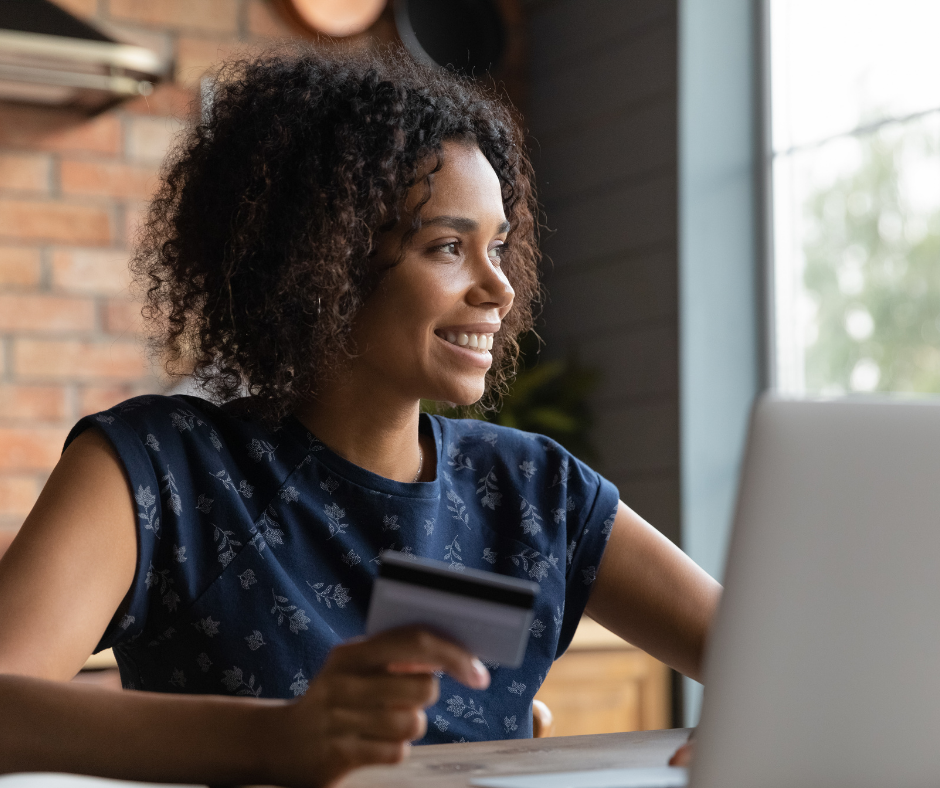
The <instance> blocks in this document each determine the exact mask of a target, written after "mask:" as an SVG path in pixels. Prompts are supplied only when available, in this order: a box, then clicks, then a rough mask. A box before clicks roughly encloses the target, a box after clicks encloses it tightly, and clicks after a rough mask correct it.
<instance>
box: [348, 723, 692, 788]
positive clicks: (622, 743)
mask: <svg viewBox="0 0 940 788" xmlns="http://www.w3.org/2000/svg"><path fill="white" fill-rule="evenodd" d="M688 737H689V730H688V729H682V728H676V729H673V730H664V731H637V732H634V733H603V734H596V735H593V736H559V737H557V738H548V739H511V740H508V741H488V742H472V743H469V744H435V745H430V746H427V747H414V748H413V749H412V751H411V755H410V757H409V758H408V760H407V761H405V762H404V763H403V764H400V765H398V766H391V767H389V766H370V767H367V768H365V769H359V770H358V771H355V772H353V773H352V774H351V775H350V776H349V777H347V778H346V780H345V781H344V782H343V788H374V786H382V787H383V788H413V787H414V788H420V787H421V786H429V787H430V786H435V788H466V786H468V785H469V783H470V780H471V779H472V778H477V777H493V776H497V775H503V774H530V773H533V772H559V771H574V770H577V769H612V768H616V767H622V766H665V765H666V762H667V761H668V760H669V758H670V756H671V755H672V754H673V753H674V752H675V751H676V750H677V749H678V748H679V746H680V745H682V744H684V743H685V741H686V739H688Z"/></svg>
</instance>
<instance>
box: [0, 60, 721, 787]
mask: <svg viewBox="0 0 940 788" xmlns="http://www.w3.org/2000/svg"><path fill="white" fill-rule="evenodd" d="M536 210H537V206H536V204H535V199H534V195H533V190H532V176H531V171H530V167H529V164H528V160H527V158H526V156H525V153H524V149H523V146H522V138H521V133H520V131H519V128H518V126H517V125H516V124H515V123H514V122H513V119H512V116H511V114H510V112H509V111H508V110H507V109H506V108H505V107H503V106H502V105H501V104H500V102H499V101H498V100H497V99H496V98H494V97H493V96H491V95H489V94H487V93H486V92H485V91H483V90H481V89H480V88H479V87H477V86H475V85H474V84H472V83H471V82H469V81H466V80H464V79H462V78H458V77H456V76H454V75H452V74H449V73H447V72H444V71H437V70H431V69H429V68H426V67H423V66H418V65H415V64H414V63H412V62H411V61H410V60H408V59H407V56H405V55H402V54H400V53H397V52H389V53H385V54H383V55H381V56H366V55H355V56H352V55H348V56H333V57H330V58H327V57H325V56H323V55H322V54H317V53H314V52H310V51H300V52H297V53H295V54H294V55H291V56H286V55H283V54H282V55H277V56H271V57H267V58H262V59H260V60H256V61H251V62H245V63H239V64H234V65H232V66H230V67H229V68H228V70H227V71H226V72H225V78H224V79H223V81H222V82H220V83H219V87H218V91H217V94H216V97H215V101H214V103H213V108H212V112H211V113H210V114H209V116H208V117H206V118H205V119H204V120H203V122H202V124H201V125H198V126H196V127H195V128H193V129H192V130H191V132H190V134H189V136H188V137H187V138H186V139H185V140H184V141H183V142H182V143H181V145H180V147H179V149H178V150H177V151H176V153H175V154H174V155H173V156H171V158H170V159H169V161H168V163H167V165H166V168H165V171H164V183H163V187H162V189H161V191H160V193H159V195H158V197H157V199H156V200H155V201H154V203H153V205H152V209H151V214H150V218H149V221H148V223H147V226H146V231H145V233H144V235H143V238H142V241H141V245H140V248H139V252H138V254H137V256H136V258H135V268H136V272H137V275H138V277H139V279H140V281H141V283H142V284H143V285H144V287H145V288H146V289H147V293H148V309H147V311H148V315H149V317H150V318H151V320H152V323H153V326H154V347H155V349H156V351H157V352H158V353H160V354H161V355H162V356H163V357H164V358H167V359H169V363H170V364H171V365H173V364H176V363H179V362H181V361H183V360H184V359H185V360H187V363H189V364H192V365H194V367H195V374H196V376H197V377H198V378H200V379H201V380H203V381H204V382H205V383H206V384H207V388H208V389H209V391H210V392H211V393H212V394H213V395H214V396H215V399H216V403H213V402H210V401H208V400H205V399H201V398H198V397H183V396H177V397H141V398H136V399H132V400H129V401H127V402H125V403H122V404H120V405H118V406H116V407H114V408H112V409H111V410H109V411H105V412H103V413H99V414H97V415H95V416H91V417H87V418H85V419H83V420H82V421H80V422H79V423H78V424H77V425H76V426H75V428H74V429H73V430H72V433H71V434H70V435H69V438H68V440H67V442H66V449H65V451H64V453H63V456H62V459H61V460H60V462H59V464H58V466H57V467H56V469H55V471H54V472H53V474H52V476H51V477H50V479H49V482H48V484H47V486H46V488H45V489H44V491H43V493H42V495H41V496H40V499H39V501H38V503H37V504H36V507H35V509H34V510H33V512H32V513H31V514H30V516H29V518H28V519H27V521H26V523H25V524H24V526H23V528H22V530H21V531H20V534H19V535H18V536H17V538H16V540H15V541H14V543H13V544H12V546H11V547H10V549H9V551H8V552H7V554H6V555H5V556H4V557H3V561H2V563H0V771H11V770H42V771H48V770H61V771H75V772H82V773H90V774H99V775H103V776H113V777H125V778H136V779H143V780H150V781H153V780H162V781H181V782H190V783H193V782H200V783H208V784H221V783H239V784H244V783H264V784H278V785H287V786H326V785H333V784H335V783H336V782H337V781H338V780H340V779H341V778H342V776H343V775H344V774H345V773H346V772H348V771H349V770H350V769H352V768H354V767H356V766H360V765H364V764H369V763H382V762H395V761H398V760H401V759H402V758H403V757H404V756H405V754H406V753H407V747H408V743H409V742H412V741H414V742H417V743H423V744H429V743H436V742H454V741H468V740H474V739H477V740H479V739H493V738H518V737H524V736H530V735H531V733H532V702H533V696H534V695H535V693H536V691H537V690H538V688H539V686H540V685H541V683H542V681H543V680H544V678H545V675H546V674H547V673H548V671H549V669H550V668H551V665H552V662H553V661H554V660H555V659H556V658H557V657H558V656H560V655H561V654H562V653H563V652H564V651H565V649H566V648H567V646H568V644H569V643H570V642H571V638H572V636H573V634H574V631H575V629H576V628H577V625H578V622H579V620H580V618H581V616H582V614H583V613H584V612H585V610H587V611H588V612H590V614H591V616H592V617H593V618H594V619H595V620H597V621H599V622H600V623H602V624H604V625H605V626H607V627H608V628H609V629H611V630H613V631H614V632H616V633H617V634H619V635H621V636H623V637H625V638H628V639H629V640H630V641H631V642H632V643H634V644H636V645H637V646H640V647H642V648H645V649H646V650H648V651H649V652H650V653H652V654H653V655H655V656H657V657H659V658H660V659H662V660H663V661H665V662H667V663H669V664H671V665H673V666H674V667H676V668H677V669H679V670H682V671H684V672H686V673H688V674H689V675H691V676H693V677H698V676H700V671H701V658H702V649H703V645H704V641H705V637H706V635H707V631H708V627H709V624H710V621H711V618H712V614H713V612H714V608H715V605H716V603H717V598H718V587H717V585H716V584H715V583H714V581H712V580H711V579H710V578H709V577H708V576H707V575H705V574H704V573H703V572H702V571H701V570H700V569H699V568H698V567H696V566H695V565H694V564H693V563H692V562H691V561H689V560H688V559H687V558H686V557H685V556H684V555H683V554H682V553H681V552H680V551H678V550H677V549H676V548H675V547H674V546H673V545H672V544H671V543H670V542H669V541H668V540H666V539H665V538H663V537H662V536H660V535H659V534H658V533H657V532H656V531H654V530H653V529H652V527H650V526H649V525H648V524H647V523H645V522H644V521H643V520H642V519H640V518H639V517H638V516H637V515H635V514H634V513H633V512H632V511H630V509H629V508H627V507H626V506H625V505H624V504H623V503H621V502H619V501H618V495H617V491H616V489H614V487H613V485H611V484H610V483H609V482H608V481H606V480H605V479H603V478H602V477H601V476H599V475H598V474H597V473H595V472H594V471H593V470H591V469H590V468H588V467H587V466H586V465H584V464H583V463H581V462H579V461H578V460H577V459H576V458H574V457H573V456H572V455H571V454H569V453H568V452H567V451H565V449H563V448H562V447H561V446H559V445H558V444H557V443H555V442H554V441H552V440H550V439H548V438H545V437H543V436H540V435H532V434H527V433H524V432H521V431H518V430H513V429H508V428H503V427H495V426H493V425H489V424H485V423H483V422H480V421H474V420H466V421H464V420H452V419H446V418H443V417H440V416H429V415H427V414H421V413H420V402H421V400H422V399H431V400H441V401H446V402H452V403H457V404H461V405H470V404H473V403H475V402H478V401H480V400H481V399H483V400H485V399H486V398H487V397H489V398H490V403H491V406H492V403H494V402H495V401H497V400H498V393H499V389H500V387H501V386H503V385H504V384H505V383H506V381H507V380H508V379H509V378H510V377H511V373H512V371H513V368H514V364H515V360H516V355H517V352H518V345H517V338H518V337H519V335H520V333H521V332H522V331H524V330H527V329H528V328H530V327H531V325H532V310H533V305H534V303H535V302H536V301H537V298H538V295H539V288H538V281H537V275H536V265H537V260H538V254H537V244H536V234H535V229H536V224H535V218H534V217H535V215H536ZM242 387H245V388H247V390H248V391H249V396H247V397H242V398H240V399H232V397H233V395H235V394H236V393H237V392H238V391H239V389H241V388H242ZM385 549H395V550H398V551H399V552H401V553H404V554H405V555H412V556H424V557H428V558H435V559H438V560H440V561H444V562H446V563H447V564H448V565H449V566H450V568H451V569H452V570H453V571H455V572H460V571H463V570H465V569H466V568H467V567H473V568H477V569H485V570H488V571H496V572H499V573H502V574H505V575H515V576H518V577H523V578H526V579H528V580H530V581H535V582H537V583H538V584H539V587H540V592H539V594H538V597H537V600H536V605H535V609H534V616H535V618H534V621H533V623H532V627H531V630H530V633H531V637H530V640H529V644H528V647H527V650H526V653H525V659H524V662H523V664H522V665H521V666H520V667H519V668H516V669H509V668H507V667H505V666H502V667H501V666H500V665H498V664H496V663H489V664H488V665H486V666H484V665H483V664H482V663H481V662H480V661H479V660H478V659H476V658H475V657H474V656H473V655H472V654H469V653H467V651H466V650H465V649H464V648H462V647H460V646H459V645H458V644H455V643H452V642H449V641H447V640H444V639H442V638H440V637H438V636H436V635H434V634H432V633H430V632H427V631H423V630H421V629H404V630H397V631H392V632H387V633H384V634H382V635H378V636H375V637H371V638H367V639H366V638H362V637H361V633H362V632H363V628H364V621H365V615H366V607H367V602H368V599H369V594H370V590H371V587H372V583H373V581H374V579H375V577H376V575H377V572H378V565H379V563H380V562H381V553H382V551H383V550H385ZM104 648H112V649H113V651H114V655H115V658H116V659H117V662H118V665H119V667H120V671H121V678H122V682H123V685H124V687H125V688H126V689H133V690H137V691H135V692H122V693H108V692H101V691H97V690H96V689H95V688H93V687H87V686H85V687H80V686H74V685H69V684H68V683H67V680H68V679H69V678H71V676H73V675H74V674H75V672H76V671H77V670H78V668H79V667H81V665H82V664H83V663H84V661H85V659H86V658H87V656H88V654H89V653H90V652H92V651H97V650H100V649H104ZM223 696H224V697H223ZM50 741H53V742H56V743H57V744H56V746H54V747H50V745H49V742H50Z"/></svg>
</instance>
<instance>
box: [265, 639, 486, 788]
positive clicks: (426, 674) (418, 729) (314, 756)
mask: <svg viewBox="0 0 940 788" xmlns="http://www.w3.org/2000/svg"><path fill="white" fill-rule="evenodd" d="M434 671H445V672H446V673H448V674H450V675H451V676H453V677H454V678H455V679H457V681H459V682H461V683H462V684H466V685H467V686H468V687H473V688H474V689H484V688H486V687H487V686H489V683H490V678H489V673H488V672H487V670H486V668H485V667H484V666H483V664H482V663H481V662H480V661H479V660H478V659H476V658H475V657H473V656H472V655H471V654H469V653H468V652H467V651H465V650H464V649H462V648H461V647H460V646H458V645H456V644H454V643H452V642H450V641H447V640H444V639H442V638H440V637H437V636H436V635H432V634H431V633H430V632H427V631H424V630H421V629H416V628H412V627H409V628H405V629H396V630H391V631H389V632H385V633H382V634H381V635H377V636H376V637H372V638H368V639H358V640H355V641H350V642H349V643H344V644H343V645H341V646H337V647H336V648H334V649H333V651H332V652H331V653H330V656H329V657H328V658H327V661H326V664H325V665H324V667H323V670H321V671H320V673H319V675H318V676H317V677H316V679H315V680H314V681H312V682H311V683H310V687H309V689H308V690H307V693H306V695H304V697H302V698H300V699H299V700H297V701H296V702H294V703H291V704H290V706H288V708H287V719H286V725H284V726H279V727H280V730H281V731H282V734H281V735H283V736H286V737H287V741H288V742H290V744H291V745H292V746H290V747H289V749H287V751H286V752H285V750H284V749H283V747H284V743H285V742H284V740H283V739H281V740H279V742H278V745H277V746H278V751H279V752H280V754H281V755H280V757H278V756H276V755H272V757H273V758H274V759H275V761H274V762H272V764H271V774H272V777H276V782H277V783H278V784H281V785H290V786H317V787H318V788H320V787H323V786H331V785H334V784H335V783H336V782H338V781H339V780H340V779H341V778H342V777H343V776H344V775H345V774H346V773H347V772H349V771H350V770H351V769H355V768H356V767H359V766H368V765H370V764H388V763H398V762H399V761H401V760H402V759H403V758H404V757H405V756H406V754H407V752H408V747H409V742H411V741H413V740H415V739H420V738H421V737H422V736H424V733H425V731H426V730H427V717H426V716H425V713H424V709H425V707H426V706H430V705H431V704H433V703H435V702H436V701H437V698H438V695H439V692H440V689H439V684H438V679H437V677H436V676H435V675H434Z"/></svg>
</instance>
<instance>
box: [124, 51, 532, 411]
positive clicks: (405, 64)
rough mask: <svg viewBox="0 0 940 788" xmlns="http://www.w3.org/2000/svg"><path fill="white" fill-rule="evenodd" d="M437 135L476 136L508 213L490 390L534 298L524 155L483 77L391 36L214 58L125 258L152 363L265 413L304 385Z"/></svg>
mask: <svg viewBox="0 0 940 788" xmlns="http://www.w3.org/2000/svg"><path fill="white" fill-rule="evenodd" d="M448 140H461V141H466V142H469V143H472V144H475V145H477V146H478V147H479V149H480V150H481V152H482V153H483V155H484V156H485V157H486V158H487V160H488V161H489V163H490V164H491V165H492V167H493V169H494V170H495V172H496V174H497V176H498V178H499V181H500V184H501V189H502V196H503V203H504V210H505V212H506V217H507V219H508V220H509V222H510V225H511V227H512V238H513V243H512V244H511V245H510V246H509V247H507V251H506V254H505V256H504V258H503V263H502V268H503V270H504V272H505V273H506V276H507V278H508V279H509V282H510V284H511V285H512V287H513V289H514V290H515V292H516V300H515V305H514V307H513V309H512V310H510V313H509V314H508V315H507V316H506V319H505V321H504V323H503V328H502V330H501V331H500V332H499V334H498V335H497V342H496V344H495V345H494V347H493V364H492V366H491V368H490V371H489V372H488V374H487V381H486V382H487V386H486V392H487V393H486V394H485V395H484V398H483V399H482V400H481V403H480V407H483V408H492V407H495V406H496V404H497V403H498V401H499V396H500V394H501V393H502V392H503V391H504V390H505V388H506V385H507V383H508V381H509V380H510V379H511V377H512V375H513V374H514V372H515V369H516V364H517V358H518V338H519V337H520V335H521V334H523V333H524V332H526V331H528V330H530V329H531V328H532V326H533V317H534V309H535V306H536V305H537V304H538V303H539V302H540V286H539V282H538V262H539V251H538V238H537V234H538V222H537V217H538V206H537V202H536V199H535V191H534V178H533V175H532V168H531V164H530V162H529V159H528V157H527V155H526V153H525V149H524V144H523V135H522V132H521V130H520V126H519V124H518V123H517V122H516V119H515V116H514V113H513V111H512V110H511V109H510V108H509V107H507V106H506V105H504V104H503V103H502V102H501V101H500V99H499V98H498V97H497V95H496V94H495V93H493V92H492V91H490V90H488V89H486V88H484V87H482V86H480V85H479V84H477V83H475V82H473V81H471V80H470V79H467V78H464V77H460V76H458V75H456V74H454V73H452V72H449V71H446V70H444V69H435V68H431V67H428V66H425V65H422V64H418V63H415V62H414V61H413V60H412V59H411V58H410V56H408V55H407V54H406V53H405V52H404V51H403V50H400V49H396V48H388V49H383V50H381V51H377V52H358V53H357V52H341V51H340V52H337V51H331V52H324V51H322V50H316V49H314V48H312V47H308V46H298V47H295V48H292V49H291V50H288V51H283V50H282V51H280V52H275V53H268V54H266V55H262V56H260V57H256V58H253V59H244V60H239V61H236V62H231V63H229V64H227V65H225V66H223V68H222V69H221V70H220V72H219V74H218V77H217V79H216V81H215V84H214V94H213V98H212V102H211V107H209V108H208V110H207V111H206V112H205V113H204V114H203V117H202V119H201V121H200V122H198V123H195V124H194V125H193V126H192V128H190V129H189V130H188V131H187V132H186V133H185V134H184V135H183V136H182V137H181V139H180V141H179V142H178V144H177V146H176V148H175V150H174V151H173V152H172V153H171V155H170V156H169V157H168V159H167V161H166V162H165V164H164V169H163V172H162V182H161V186H160V188H159V190H158V192H157V194H156V196H155V198H154V200H153V201H152V203H151V205H150V210H149V214H148V217H147V219H146V221H145V223H144V225H143V227H142V229H141V232H140V235H139V238H138V245H137V251H136V254H135V256H134V258H133V261H132V269H133V271H134V274H135V276H136V279H137V282H138V285H139V286H140V287H142V289H143V290H144V291H145V305H144V310H143V314H144V316H145V317H146V318H148V319H149V320H150V321H151V325H152V328H153V335H152V339H151V345H152V350H153V351H154V352H155V354H156V355H157V356H158V357H159V358H160V359H161V360H162V361H163V363H164V365H165V367H166V369H167V371H168V373H169V374H171V375H181V374H192V375H193V376H194V377H195V379H196V380H197V381H198V382H199V383H200V384H201V385H202V387H203V388H204V390H205V391H207V393H208V394H209V395H210V396H212V397H213V398H214V399H216V400H218V401H225V400H228V399H232V398H233V397H236V396H237V395H238V394H239V392H241V391H244V390H245V389H247V391H248V392H249V393H250V395H251V396H252V407H253V409H255V408H257V410H258V412H259V413H260V414H261V415H262V416H263V417H264V418H266V419H268V420H272V421H277V420H279V419H281V418H282V417H283V416H284V415H286V414H287V413H289V412H291V411H292V410H293V409H294V408H295V407H296V406H297V405H298V404H299V403H300V402H301V401H303V400H305V399H307V398H309V397H310V396H311V395H312V394H313V393H315V392H316V391H317V390H318V387H319V386H321V385H322V384H323V383H324V382H326V381H328V380H329V379H330V378H331V376H332V375H334V374H335V373H336V372H337V371H338V370H339V369H341V367H342V364H343V363H344V360H345V359H348V358H349V357H350V356H351V355H353V354H354V353H355V348H352V347H351V346H350V342H351V340H350V330H351V327H352V324H353V321H354V320H355V317H356V314H357V312H358V310H359V308H360V307H361V305H362V304H363V302H364V301H365V300H366V299H367V298H368V296H369V294H370V292H372V290H373V289H374V288H375V286H376V284H377V283H378V282H379V281H380V280H381V277H382V274H383V273H384V270H387V267H386V268H385V269H384V270H382V269H380V268H379V266H378V265H377V263H376V260H375V252H376V247H377V242H378V239H379V237H380V235H381V234H382V233H383V232H387V231H389V230H391V229H393V228H395V227H397V226H398V224H399V222H400V221H403V213H404V204H405V199H406V196H407V194H408V193H409V190H410V189H411V188H412V187H413V186H415V185H417V184H418V183H419V182H421V181H424V182H425V183H426V186H425V188H426V192H425V198H424V201H426V200H427V199H428V197H429V196H430V189H431V179H430V175H429V171H430V172H432V173H433V172H434V171H436V170H437V169H440V166H441V163H442V161H441V151H442V144H443V143H444V142H445V141H448ZM435 162H436V166H434V165H435ZM429 163H430V165H431V166H430V167H429ZM421 204H423V202H422V203H421ZM419 209H420V205H419ZM411 217H412V218H411V226H410V227H408V228H406V229H407V232H406V233H405V234H404V238H405V240H407V239H408V238H409V237H410V236H411V235H412V234H413V233H414V232H415V231H416V230H417V229H418V227H419V226H420V211H419V210H415V211H413V212H412V213H411ZM403 243H404V241H403Z"/></svg>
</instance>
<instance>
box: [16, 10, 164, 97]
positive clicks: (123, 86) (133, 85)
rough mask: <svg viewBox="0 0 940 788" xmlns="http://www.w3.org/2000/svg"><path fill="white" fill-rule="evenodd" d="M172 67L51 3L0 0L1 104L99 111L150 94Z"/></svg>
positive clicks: (161, 59)
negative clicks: (68, 107)
mask: <svg viewBox="0 0 940 788" xmlns="http://www.w3.org/2000/svg"><path fill="white" fill-rule="evenodd" d="M169 66H170V64H169V63H167V62H166V61H164V60H163V58H161V57H160V56H158V55H157V54H156V53H155V52H152V51H151V50H149V49H145V48H144V47H139V46H132V45H129V44H121V43H119V42H117V41H114V40H113V39H111V38H109V37H108V36H106V35H104V34H103V33H101V32H100V31H98V30H96V29H95V28H93V27H91V26H90V25H87V24H85V23H84V22H82V21H81V20H80V19H76V18H75V17H74V16H72V15H71V14H69V13H68V12H66V11H64V10H63V9H61V8H59V7H58V6H57V5H54V4H53V3H51V2H49V0H0V101H18V102H27V103H30V104H46V105H54V106H70V107H77V108H80V109H83V110H85V111H88V112H97V111H99V110H102V109H104V108H106V107H108V106H111V105H112V104H115V103H117V102H119V101H122V100H124V99H127V98H132V97H134V96H140V95H147V94H149V93H150V92H151V90H152V89H153V84H154V83H155V82H157V81H159V80H160V79H162V78H163V77H164V76H166V75H167V74H168V72H169Z"/></svg>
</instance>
